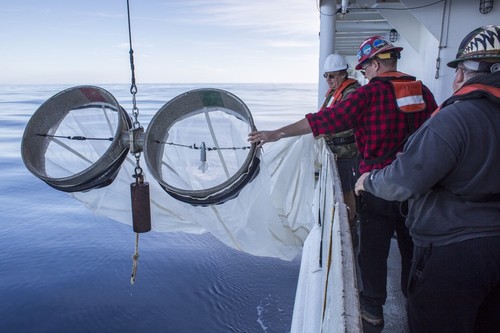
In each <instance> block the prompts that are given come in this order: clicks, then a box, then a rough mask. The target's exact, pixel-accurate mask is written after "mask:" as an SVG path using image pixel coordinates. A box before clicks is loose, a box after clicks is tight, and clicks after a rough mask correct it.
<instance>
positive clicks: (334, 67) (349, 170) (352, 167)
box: [320, 53, 360, 245]
mask: <svg viewBox="0 0 500 333" xmlns="http://www.w3.org/2000/svg"><path fill="white" fill-rule="evenodd" d="M348 68H349V64H348V63H347V60H346V58H345V57H343V56H341V55H340V54H335V53H334V54H330V55H329V56H328V57H326V59H325V63H324V67H323V69H324V74H323V77H324V78H325V79H326V82H327V83H328V87H329V89H328V91H327V93H326V95H325V100H324V102H323V105H322V106H321V108H320V110H323V109H325V108H327V107H331V106H332V105H334V104H335V103H337V102H339V101H342V100H344V99H346V98H347V97H348V96H349V95H350V94H351V93H352V92H353V91H354V90H356V89H357V88H359V87H360V84H359V83H358V81H356V80H354V79H351V78H349V74H348V72H347V69H348ZM324 138H325V142H326V144H327V145H328V147H329V148H330V150H331V151H332V152H333V153H334V154H335V157H336V161H337V168H338V170H339V176H340V182H341V185H342V192H343V194H344V202H345V204H346V205H347V207H348V215H349V216H348V217H349V226H350V229H351V236H352V240H353V244H354V245H356V244H357V232H356V213H357V210H356V198H355V196H354V184H355V183H356V179H357V176H358V175H359V173H358V158H359V150H358V148H357V146H356V138H355V137H354V131H353V130H352V129H349V130H347V131H344V132H339V133H332V134H326V135H325V136H324Z"/></svg>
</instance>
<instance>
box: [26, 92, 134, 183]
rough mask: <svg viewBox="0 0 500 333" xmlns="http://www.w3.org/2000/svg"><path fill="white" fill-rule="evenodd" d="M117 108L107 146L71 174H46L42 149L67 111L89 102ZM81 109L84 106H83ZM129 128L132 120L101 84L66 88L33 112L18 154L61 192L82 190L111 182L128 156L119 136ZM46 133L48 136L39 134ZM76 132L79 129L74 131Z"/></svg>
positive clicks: (46, 146)
mask: <svg viewBox="0 0 500 333" xmlns="http://www.w3.org/2000/svg"><path fill="white" fill-rule="evenodd" d="M99 103H101V107H105V108H107V109H111V110H112V111H116V112H118V123H117V128H116V131H115V133H114V136H113V140H112V141H111V143H110V146H109V147H108V149H107V150H106V151H105V152H104V154H103V155H102V156H101V157H99V159H98V160H97V161H95V162H94V163H93V164H91V165H90V166H89V167H88V168H86V169H84V170H82V171H80V172H77V173H75V174H73V175H70V176H66V177H60V178H53V177H50V176H48V175H47V172H46V164H45V162H46V158H45V153H46V152H47V148H48V147H49V144H50V142H51V141H52V138H51V137H50V136H51V135H54V134H55V133H56V131H57V129H58V127H59V126H60V125H61V123H62V121H63V120H64V118H65V117H66V116H67V115H68V113H69V112H70V111H72V110H75V109H77V108H81V107H83V106H87V105H89V104H92V105H97V106H98V105H99ZM82 112H84V109H82ZM131 128H132V121H131V119H130V117H129V116H128V114H127V112H126V111H125V110H124V109H123V108H122V107H121V106H120V105H119V104H118V102H117V101H116V99H115V98H114V97H113V95H111V93H109V92H108V91H106V90H105V89H102V88H100V87H96V86H90V85H89V86H76V87H72V88H68V89H65V90H63V91H61V92H59V93H57V94H55V95H54V96H52V97H51V98H49V99H48V100H47V101H45V102H44V103H43V104H42V105H41V106H40V107H39V108H38V109H37V110H36V111H35V113H34V114H33V116H32V117H31V118H30V120H29V121H28V124H27V126H26V128H25V131H24V134H23V138H22V143H21V155H22V159H23V162H24V164H25V166H26V168H27V169H28V170H29V171H30V172H31V173H32V174H34V175H35V176H36V177H38V178H39V179H41V180H43V181H44V182H46V183H47V184H48V185H50V186H52V187H53V188H55V189H58V190H61V191H63V192H84V191H89V190H92V189H95V188H101V187H104V186H107V185H109V184H111V183H112V182H113V180H114V179H115V178H116V175H117V174H118V171H119V170H120V166H121V164H122V163H123V161H124V160H125V158H126V157H127V154H128V151H129V147H128V146H126V145H124V144H123V143H122V142H121V141H122V137H123V135H124V133H125V132H128V131H129V130H130V129H131ZM42 135H47V136H42ZM75 135H78V133H75Z"/></svg>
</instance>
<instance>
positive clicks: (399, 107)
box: [248, 36, 437, 326]
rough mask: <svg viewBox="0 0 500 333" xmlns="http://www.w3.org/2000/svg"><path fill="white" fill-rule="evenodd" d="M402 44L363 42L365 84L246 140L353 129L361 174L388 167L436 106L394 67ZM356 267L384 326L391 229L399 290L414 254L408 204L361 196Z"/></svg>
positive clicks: (369, 307) (368, 304)
mask: <svg viewBox="0 0 500 333" xmlns="http://www.w3.org/2000/svg"><path fill="white" fill-rule="evenodd" d="M401 51H402V48H401V47H395V46H394V45H392V44H391V43H389V42H388V41H386V40H385V39H384V38H383V37H380V36H374V37H371V38H369V39H367V40H365V41H364V42H363V43H362V44H361V45H360V48H359V52H358V64H357V66H356V69H357V70H361V71H362V73H363V74H364V75H365V77H366V78H367V79H368V80H369V83H368V84H366V85H365V86H362V87H360V88H358V89H357V90H356V91H354V92H353V93H352V94H351V95H350V96H349V98H347V99H346V100H343V101H340V102H338V103H336V104H335V105H332V106H331V107H329V108H325V109H323V110H321V111H319V112H316V113H310V114H307V115H306V116H305V118H304V119H302V120H300V121H298V122H296V123H293V124H290V125H287V126H284V127H282V128H279V129H276V130H272V131H255V132H252V133H250V134H249V139H248V140H249V141H250V142H251V143H257V144H258V145H259V146H262V145H263V144H265V143H267V142H274V141H277V140H279V139H281V138H284V137H290V136H297V135H303V134H307V133H311V132H312V133H313V135H314V136H315V137H319V136H322V135H325V134H329V133H338V132H342V131H345V130H347V129H349V128H352V129H353V130H354V133H355V136H356V142H357V145H358V149H359V151H360V153H361V158H362V159H361V161H360V166H359V169H360V172H361V173H365V172H369V171H371V170H374V169H380V168H383V167H384V166H386V165H389V164H390V163H391V162H392V161H393V160H394V159H395V157H396V154H397V153H398V152H399V151H401V150H402V148H403V145H404V143H405V142H406V139H407V138H408V137H409V136H410V134H412V133H413V132H414V131H415V130H416V129H417V128H418V127H420V126H421V125H422V124H423V123H424V121H425V120H426V119H427V118H428V117H429V116H430V114H431V113H432V112H433V111H434V110H435V109H437V104H436V101H435V100H434V96H433V95H432V93H431V92H430V91H429V89H428V88H427V87H426V86H425V85H423V84H422V82H420V81H416V80H415V78H414V77H412V76H410V75H408V74H404V73H401V72H398V71H397V61H398V59H399V58H400V52H401ZM360 203H361V204H360V207H359V212H360V223H359V228H360V230H359V255H358V261H359V267H360V277H361V281H360V282H361V284H360V289H361V292H360V303H361V315H362V318H363V320H364V321H365V322H367V323H368V324H371V325H374V326H383V325H384V317H383V305H384V304H385V300H386V297H387V291H386V283H387V257H388V255H389V249H390V245H391V238H392V236H393V235H394V232H396V234H397V241H398V247H399V251H400V254H401V262H402V269H401V290H402V291H403V294H404V295H405V296H406V285H407V281H408V276H409V270H410V266H411V258H412V254H413V242H412V240H411V237H410V236H409V233H408V228H407V227H406V225H405V216H404V215H403V214H402V210H403V211H404V210H405V207H406V202H399V201H386V200H383V199H381V198H378V197H375V196H373V195H371V194H370V193H367V192H365V193H363V195H362V197H361V198H360Z"/></svg>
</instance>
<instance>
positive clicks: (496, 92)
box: [431, 83, 500, 117]
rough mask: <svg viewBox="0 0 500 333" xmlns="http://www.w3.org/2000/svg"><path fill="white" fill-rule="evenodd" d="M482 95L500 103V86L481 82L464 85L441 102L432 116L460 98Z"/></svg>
mask: <svg viewBox="0 0 500 333" xmlns="http://www.w3.org/2000/svg"><path fill="white" fill-rule="evenodd" d="M480 96H488V97H490V98H491V99H492V100H494V101H496V102H497V103H500V88H497V87H493V86H488V85H485V84H481V83H474V84H469V85H466V86H463V87H461V88H460V89H458V90H457V91H455V93H454V94H453V95H452V96H451V97H450V98H448V99H447V100H446V101H444V103H443V104H441V105H440V106H439V107H438V108H437V109H436V111H434V112H433V113H432V115H431V117H432V116H434V115H435V114H436V113H438V112H439V111H441V109H442V108H443V107H445V106H447V105H450V104H452V103H454V102H456V101H458V100H461V99H467V98H477V97H480Z"/></svg>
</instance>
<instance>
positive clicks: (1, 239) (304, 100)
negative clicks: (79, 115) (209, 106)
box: [0, 84, 316, 333]
mask: <svg viewBox="0 0 500 333" xmlns="http://www.w3.org/2000/svg"><path fill="white" fill-rule="evenodd" d="M68 87H69V86H62V85H61V86H53V85H47V86H39V85H36V86H35V85H0V128H1V132H0V144H1V147H2V154H0V170H1V172H0V183H1V184H2V185H1V189H2V190H1V191H0V217H1V220H0V221H1V222H0V225H1V231H0V299H1V302H0V332H10V333H15V332H179V333H182V332H215V333H217V332H288V331H289V330H290V324H291V318H292V311H293V302H294V297H295V291H296V283H297V277H298V272H299V263H300V258H296V259H294V260H292V261H283V260H279V259H275V258H267V257H255V256H251V255H249V254H246V253H243V252H239V251H236V250H234V249H231V248H229V247H227V246H225V245H223V244H222V243H220V242H219V241H218V240H216V239H215V238H214V237H212V236H211V235H209V234H204V235H192V234H186V233H157V232H149V233H145V234H141V236H140V241H139V253H140V258H139V265H138V272H137V279H136V282H135V284H134V285H131V284H130V275H131V269H132V254H133V252H134V244H135V243H134V242H135V234H134V233H133V231H132V230H131V228H130V227H129V226H127V225H125V224H122V223H118V222H115V221H113V220H110V219H108V218H105V217H101V216H97V215H95V214H93V213H91V212H90V211H89V210H87V209H86V208H85V207H83V206H82V205H81V204H80V203H79V202H78V201H76V200H74V199H72V198H71V197H70V196H68V195H67V194H66V193H63V192H59V191H57V190H55V189H53V188H51V187H49V186H48V185H46V184H45V183H44V182H42V181H41V180H39V179H37V178H36V177H35V176H33V175H32V174H31V173H29V171H28V170H27V169H26V168H25V167H24V164H23V162H22V159H21V154H20V150H21V138H22V134H23V131H24V127H25V126H26V124H27V122H28V120H29V118H30V117H31V115H32V114H33V113H34V112H35V110H36V109H37V108H38V107H39V106H40V105H41V104H42V103H43V102H44V101H46V100H47V99H48V98H50V97H51V96H52V95H54V94H56V93H58V92H59V91H62V90H64V89H66V88H68ZM101 87H102V88H104V89H106V90H108V91H109V92H110V93H111V94H113V96H115V98H116V99H117V100H118V102H119V103H120V105H122V106H123V107H124V108H125V109H126V110H131V109H132V108H131V95H130V93H129V86H127V85H124V84H122V85H103V86H101ZM203 87H216V88H220V89H225V90H228V91H230V92H232V93H233V94H235V95H237V96H238V97H240V98H241V99H242V100H243V101H244V102H245V103H246V104H247V105H248V107H249V108H250V110H251V111H252V114H253V116H254V120H255V123H256V126H257V127H258V128H262V129H265V128H274V127H275V126H281V125H285V124H287V123H288V122H291V121H295V120H299V119H301V117H303V115H304V114H305V113H307V112H312V111H314V108H315V105H316V95H315V87H314V86H313V85H293V84H290V85H279V84H276V85H271V84H260V85H259V84H240V85H173V84H172V85H167V84H165V85H159V84H156V85H144V86H140V85H139V86H138V88H139V91H138V94H137V103H138V104H137V106H138V107H139V110H140V116H139V117H140V118H139V119H140V120H141V121H142V124H143V125H144V126H146V125H147V123H148V121H149V120H150V119H151V117H152V116H153V115H154V113H155V112H156V111H157V110H158V109H160V107H161V106H162V105H163V104H164V103H166V102H167V101H168V100H170V99H171V98H173V97H175V96H177V95H179V94H180V93H183V92H186V91H188V90H191V89H195V88H203Z"/></svg>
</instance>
